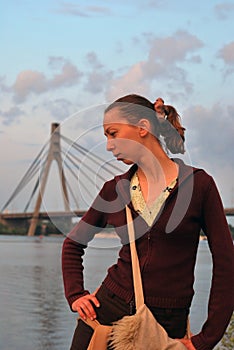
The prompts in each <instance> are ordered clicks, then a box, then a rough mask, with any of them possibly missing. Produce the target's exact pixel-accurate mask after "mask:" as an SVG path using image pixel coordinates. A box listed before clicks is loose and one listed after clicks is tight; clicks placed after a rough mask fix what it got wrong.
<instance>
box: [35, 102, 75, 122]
mask: <svg viewBox="0 0 234 350" xmlns="http://www.w3.org/2000/svg"><path fill="white" fill-rule="evenodd" d="M41 108H42V109H45V110H46V111H48V112H49V113H50V114H51V116H52V117H53V118H54V119H56V120H64V119H66V118H68V117H69V116H70V115H71V114H73V113H74V112H75V107H74V105H73V104H72V103H71V102H70V101H68V100H67V99H64V98H59V99H55V100H53V101H51V100H46V101H44V102H42V103H40V105H38V106H34V107H33V111H34V112H35V111H37V110H40V109H41Z"/></svg>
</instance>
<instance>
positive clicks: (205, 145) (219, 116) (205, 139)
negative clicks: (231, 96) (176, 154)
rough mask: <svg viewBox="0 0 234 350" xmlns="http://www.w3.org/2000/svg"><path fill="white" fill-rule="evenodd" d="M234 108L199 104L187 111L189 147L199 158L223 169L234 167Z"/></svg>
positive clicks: (233, 106)
mask: <svg viewBox="0 0 234 350" xmlns="http://www.w3.org/2000/svg"><path fill="white" fill-rule="evenodd" d="M233 109H234V105H230V106H223V105H217V104H216V105H214V106H212V107H211V108H206V107H203V106H199V105H198V106H194V107H191V108H190V109H188V110H186V111H185V112H184V116H186V117H184V118H183V120H184V121H185V120H186V129H187V132H186V134H188V141H189V142H188V143H189V147H190V149H191V152H192V154H193V155H194V156H195V158H196V159H198V160H199V159H204V160H205V161H206V162H207V163H209V164H215V166H217V165H219V166H221V167H222V166H224V165H225V164H227V163H229V164H234V153H233V148H234V138H233V135H234V123H233ZM233 172H234V169H233ZM233 175H234V173H233Z"/></svg>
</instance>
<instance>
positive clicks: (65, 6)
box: [56, 2, 111, 17]
mask: <svg viewBox="0 0 234 350" xmlns="http://www.w3.org/2000/svg"><path fill="white" fill-rule="evenodd" d="M56 12H57V13H61V14H64V15H71V16H77V17H93V16H97V15H110V14H111V10H110V9H109V8H108V7H103V6H82V5H79V4H75V3H71V2H63V3H61V4H60V8H59V9H57V10H56Z"/></svg>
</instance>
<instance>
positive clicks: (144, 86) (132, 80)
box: [107, 31, 203, 99]
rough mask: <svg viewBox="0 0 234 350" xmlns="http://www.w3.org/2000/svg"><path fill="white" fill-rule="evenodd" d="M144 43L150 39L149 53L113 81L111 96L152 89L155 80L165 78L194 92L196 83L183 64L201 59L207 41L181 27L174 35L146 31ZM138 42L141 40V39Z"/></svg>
mask: <svg viewBox="0 0 234 350" xmlns="http://www.w3.org/2000/svg"><path fill="white" fill-rule="evenodd" d="M143 39H144V43H147V45H148V49H146V51H147V52H148V56H147V58H146V59H145V60H144V61H140V62H137V63H135V64H134V65H133V66H131V67H129V69H128V71H127V72H125V73H124V74H123V75H122V76H120V77H118V78H116V79H115V80H113V82H112V83H111V85H112V88H111V89H110V91H108V93H107V96H108V98H111V99H112V98H115V97H116V95H120V94H121V92H122V93H123V92H124V93H125V92H128V93H129V92H130V91H131V92H132V91H133V89H134V90H135V91H137V92H138V93H139V92H144V93H148V92H149V90H150V86H151V84H152V83H153V82H157V83H158V82H159V80H163V81H164V82H166V84H168V86H169V85H170V84H172V83H173V84H174V85H176V86H181V89H182V92H184V93H186V94H187V93H191V92H192V90H193V86H192V83H190V82H189V81H188V80H187V72H186V70H185V69H184V68H182V65H181V64H183V63H187V62H190V63H195V64H199V63H200V62H201V57H200V56H199V55H195V54H194V52H196V51H197V50H198V49H200V48H201V47H203V42H202V41H201V40H199V39H198V38H197V37H196V36H194V35H192V34H190V33H188V32H185V31H177V32H176V33H175V34H174V35H172V36H168V37H165V38H158V37H155V36H154V35H152V34H148V33H147V34H144V37H143ZM135 42H138V44H139V43H140V41H139V39H135Z"/></svg>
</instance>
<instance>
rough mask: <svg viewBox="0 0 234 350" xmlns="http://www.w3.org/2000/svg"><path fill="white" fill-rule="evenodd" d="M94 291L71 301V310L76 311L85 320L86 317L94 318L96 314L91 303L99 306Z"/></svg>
mask: <svg viewBox="0 0 234 350" xmlns="http://www.w3.org/2000/svg"><path fill="white" fill-rule="evenodd" d="M95 293H96V291H95V292H94V293H93V294H87V295H84V296H83V297H80V298H78V299H77V300H75V301H74V302H73V303H72V310H73V311H77V312H78V313H79V315H80V317H81V318H83V319H84V320H86V318H87V317H88V318H90V319H91V320H94V319H95V318H96V316H97V315H96V312H95V310H94V308H93V305H95V306H96V307H99V306H100V303H99V301H98V299H97V298H96V297H95Z"/></svg>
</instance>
